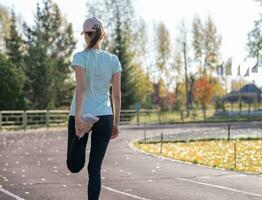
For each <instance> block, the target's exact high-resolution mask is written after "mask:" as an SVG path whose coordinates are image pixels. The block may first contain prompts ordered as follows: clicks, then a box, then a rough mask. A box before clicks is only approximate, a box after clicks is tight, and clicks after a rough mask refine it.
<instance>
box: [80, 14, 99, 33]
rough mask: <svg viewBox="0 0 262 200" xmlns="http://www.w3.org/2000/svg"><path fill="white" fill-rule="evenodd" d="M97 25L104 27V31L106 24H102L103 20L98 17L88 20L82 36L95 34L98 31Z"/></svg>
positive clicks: (84, 25)
mask: <svg viewBox="0 0 262 200" xmlns="http://www.w3.org/2000/svg"><path fill="white" fill-rule="evenodd" d="M96 25H100V26H102V28H103V30H104V23H103V22H102V20H101V19H99V18H97V17H91V18H88V19H86V20H85V22H84V24H83V31H82V33H81V34H83V33H84V32H94V31H95V30H96V29H95V26H96Z"/></svg>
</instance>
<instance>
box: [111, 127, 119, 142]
mask: <svg viewBox="0 0 262 200" xmlns="http://www.w3.org/2000/svg"><path fill="white" fill-rule="evenodd" d="M118 134H119V126H118V124H115V123H114V124H113V130H112V135H111V138H110V139H114V138H116V137H117V136H118Z"/></svg>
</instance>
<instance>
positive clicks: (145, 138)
mask: <svg viewBox="0 0 262 200" xmlns="http://www.w3.org/2000/svg"><path fill="white" fill-rule="evenodd" d="M144 142H146V123H145V122H144Z"/></svg>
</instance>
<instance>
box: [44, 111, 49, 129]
mask: <svg viewBox="0 0 262 200" xmlns="http://www.w3.org/2000/svg"><path fill="white" fill-rule="evenodd" d="M45 120H46V121H45V122H46V128H47V129H48V128H49V126H50V111H49V110H47V111H46V118H45Z"/></svg>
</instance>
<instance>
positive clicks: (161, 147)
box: [160, 132, 164, 155]
mask: <svg viewBox="0 0 262 200" xmlns="http://www.w3.org/2000/svg"><path fill="white" fill-rule="evenodd" d="M163 137H164V136H163V133H162V132H161V143H160V155H161V154H162V149H163Z"/></svg>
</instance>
